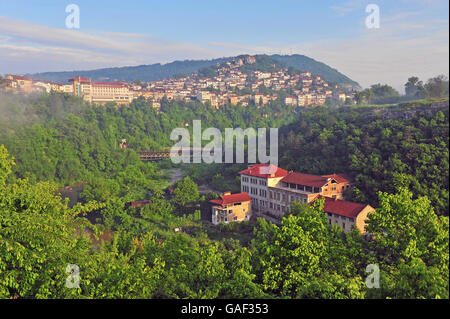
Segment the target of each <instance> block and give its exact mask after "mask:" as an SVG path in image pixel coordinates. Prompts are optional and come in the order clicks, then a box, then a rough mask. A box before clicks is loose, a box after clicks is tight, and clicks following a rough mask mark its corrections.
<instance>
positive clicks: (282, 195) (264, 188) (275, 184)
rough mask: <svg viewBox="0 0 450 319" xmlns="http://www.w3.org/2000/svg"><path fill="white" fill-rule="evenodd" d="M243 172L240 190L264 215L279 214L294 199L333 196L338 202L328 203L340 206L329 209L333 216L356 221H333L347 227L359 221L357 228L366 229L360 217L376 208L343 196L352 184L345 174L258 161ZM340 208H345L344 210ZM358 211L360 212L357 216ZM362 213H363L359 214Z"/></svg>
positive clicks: (285, 209) (327, 198)
mask: <svg viewBox="0 0 450 319" xmlns="http://www.w3.org/2000/svg"><path fill="white" fill-rule="evenodd" d="M267 171H270V172H269V173H267ZM240 175H241V191H242V192H247V193H248V194H249V196H250V198H251V203H252V209H253V211H254V212H255V213H260V214H261V215H263V216H264V214H268V215H269V216H272V217H276V218H279V217H281V216H282V215H284V214H285V213H286V212H288V211H289V210H290V208H291V203H293V202H301V203H312V202H314V201H315V200H316V199H317V198H319V197H324V198H325V199H326V200H327V201H329V200H333V201H334V203H338V204H333V205H334V206H333V205H331V204H330V203H331V202H328V204H327V205H326V206H325V207H337V208H336V209H335V210H333V211H329V212H328V213H329V214H331V215H330V217H332V216H342V217H345V218H350V219H352V221H353V224H352V221H351V220H350V219H349V220H348V221H347V223H345V221H343V219H342V220H341V219H339V223H336V220H335V219H333V221H332V222H333V224H337V225H339V226H341V227H342V226H344V227H343V228H344V230H346V231H348V230H349V228H348V227H351V225H353V226H354V225H359V226H360V227H358V229H360V230H361V229H362V230H363V229H364V227H363V226H364V225H363V224H362V221H361V220H364V214H367V212H368V211H371V209H372V210H373V208H371V207H370V206H368V205H364V206H363V207H361V206H359V205H361V204H356V203H351V202H345V201H343V200H342V199H343V193H344V191H345V190H347V189H349V188H350V187H351V181H350V179H349V178H348V177H347V176H345V175H344V174H332V175H321V176H320V175H311V174H303V173H295V172H292V171H291V172H288V171H286V170H284V169H282V168H279V167H276V166H274V165H267V164H256V165H253V166H252V167H250V168H248V169H246V170H243V171H241V172H240ZM330 205H331V206H330ZM352 205H353V206H352ZM355 205H356V206H355ZM349 207H353V209H354V210H353V211H352V212H351V213H349V212H347V211H346V209H349ZM339 208H341V209H342V211H341V212H339ZM358 209H360V210H359V211H358ZM356 211H357V215H355V216H354V212H356ZM339 214H341V215H339ZM359 214H363V215H361V217H358V216H359ZM327 216H328V215H327ZM333 218H334V217H333Z"/></svg>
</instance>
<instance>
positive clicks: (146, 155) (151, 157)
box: [136, 147, 203, 162]
mask: <svg viewBox="0 0 450 319" xmlns="http://www.w3.org/2000/svg"><path fill="white" fill-rule="evenodd" d="M186 149H188V150H189V153H190V156H191V159H192V158H193V157H194V156H193V151H194V150H200V152H202V151H203V149H202V148H200V149H198V148H193V147H189V148H186ZM136 153H137V154H138V155H139V158H140V159H141V161H144V162H157V161H162V160H164V159H167V158H170V149H169V150H162V151H153V150H150V151H137V152H136ZM200 154H202V153H200ZM200 156H201V155H200Z"/></svg>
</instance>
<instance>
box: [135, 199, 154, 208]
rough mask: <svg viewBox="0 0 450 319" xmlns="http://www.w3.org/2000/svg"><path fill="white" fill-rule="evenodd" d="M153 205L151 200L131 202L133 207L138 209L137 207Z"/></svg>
mask: <svg viewBox="0 0 450 319" xmlns="http://www.w3.org/2000/svg"><path fill="white" fill-rule="evenodd" d="M151 203H152V201H150V200H141V201H136V202H131V203H130V204H131V206H133V207H136V206H145V205H150V204H151Z"/></svg>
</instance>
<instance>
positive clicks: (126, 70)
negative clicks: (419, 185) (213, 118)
mask: <svg viewBox="0 0 450 319" xmlns="http://www.w3.org/2000/svg"><path fill="white" fill-rule="evenodd" d="M260 56H266V57H268V58H271V59H272V60H274V61H276V62H277V63H279V64H280V65H284V66H286V67H293V68H295V69H299V70H308V71H311V73H313V74H317V75H320V76H322V77H323V78H324V79H325V80H326V81H328V82H335V83H338V84H346V85H352V86H358V83H357V82H355V81H353V80H352V79H350V78H349V77H347V76H346V75H344V74H342V73H340V72H339V71H338V70H336V69H334V68H331V67H330V66H328V65H326V64H325V63H322V62H318V61H316V60H314V59H312V58H309V57H307V56H304V55H299V54H294V55H278V54H275V55H260ZM231 59H233V57H228V58H218V59H212V60H185V61H174V62H170V63H166V64H160V63H156V64H151V65H138V66H125V67H114V68H103V69H96V70H85V71H63V72H44V73H35V74H27V76H29V77H31V78H33V79H41V80H47V81H53V82H59V83H66V82H67V80H68V79H69V78H72V77H74V76H78V75H80V76H83V77H88V78H91V79H92V80H94V81H116V80H123V81H127V82H132V81H135V80H141V81H158V80H162V79H164V78H171V77H174V76H176V75H179V74H184V75H190V74H192V73H195V72H198V71H199V70H201V69H204V68H207V67H211V66H214V65H215V64H220V63H223V62H226V61H229V60H231Z"/></svg>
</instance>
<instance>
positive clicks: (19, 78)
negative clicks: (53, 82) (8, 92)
mask: <svg viewBox="0 0 450 319" xmlns="http://www.w3.org/2000/svg"><path fill="white" fill-rule="evenodd" d="M10 76H11V77H12V78H13V79H14V80H23V81H33V79H30V78H27V77H26V76H22V75H13V74H10Z"/></svg>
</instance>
